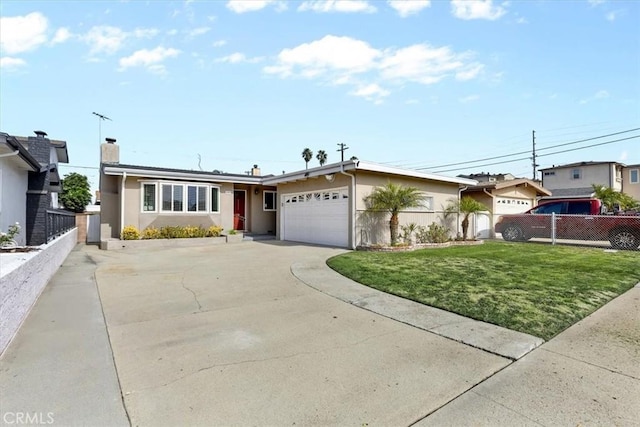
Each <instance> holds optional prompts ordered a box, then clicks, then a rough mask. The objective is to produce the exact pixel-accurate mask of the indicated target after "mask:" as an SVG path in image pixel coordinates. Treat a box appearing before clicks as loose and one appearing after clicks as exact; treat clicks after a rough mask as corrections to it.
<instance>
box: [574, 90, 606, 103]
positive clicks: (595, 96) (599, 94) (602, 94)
mask: <svg viewBox="0 0 640 427" xmlns="http://www.w3.org/2000/svg"><path fill="white" fill-rule="evenodd" d="M608 97H609V92H608V91H606V90H604V89H601V90H599V91H597V92H596V93H595V94H593V95H592V96H590V97H588V98H584V99H581V100H580V104H583V105H584V104H588V103H589V102H592V101H598V100H600V99H606V98H608Z"/></svg>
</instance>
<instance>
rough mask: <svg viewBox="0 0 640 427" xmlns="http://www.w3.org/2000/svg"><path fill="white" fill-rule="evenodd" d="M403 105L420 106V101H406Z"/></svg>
mask: <svg viewBox="0 0 640 427" xmlns="http://www.w3.org/2000/svg"><path fill="white" fill-rule="evenodd" d="M404 103H405V104H407V105H417V104H420V101H419V100H417V99H407V100H406V101H404Z"/></svg>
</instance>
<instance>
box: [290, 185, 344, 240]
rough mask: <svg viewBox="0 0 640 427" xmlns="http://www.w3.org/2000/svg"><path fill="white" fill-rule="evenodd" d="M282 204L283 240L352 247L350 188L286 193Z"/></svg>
mask: <svg viewBox="0 0 640 427" xmlns="http://www.w3.org/2000/svg"><path fill="white" fill-rule="evenodd" d="M282 202H283V207H282V217H281V225H282V232H281V238H282V240H290V241H293V242H306V243H317V244H320V245H330V246H339V247H348V246H349V191H348V189H347V188H338V189H331V190H323V191H311V192H305V193H295V194H293V193H292V194H284V195H283V196H282Z"/></svg>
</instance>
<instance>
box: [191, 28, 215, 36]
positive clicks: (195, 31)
mask: <svg viewBox="0 0 640 427" xmlns="http://www.w3.org/2000/svg"><path fill="white" fill-rule="evenodd" d="M209 31H211V27H199V28H194V29H193V30H191V31H189V37H197V36H202V35H204V34H207V33H208V32H209Z"/></svg>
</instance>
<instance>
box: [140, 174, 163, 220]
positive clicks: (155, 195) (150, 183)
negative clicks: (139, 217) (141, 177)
mask: <svg viewBox="0 0 640 427" xmlns="http://www.w3.org/2000/svg"><path fill="white" fill-rule="evenodd" d="M147 186H149V187H151V186H153V204H154V206H153V209H150V210H146V209H145V194H146V193H145V187H147ZM158 207H159V206H158V182H157V181H141V182H140V212H142V213H157V212H158Z"/></svg>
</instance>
